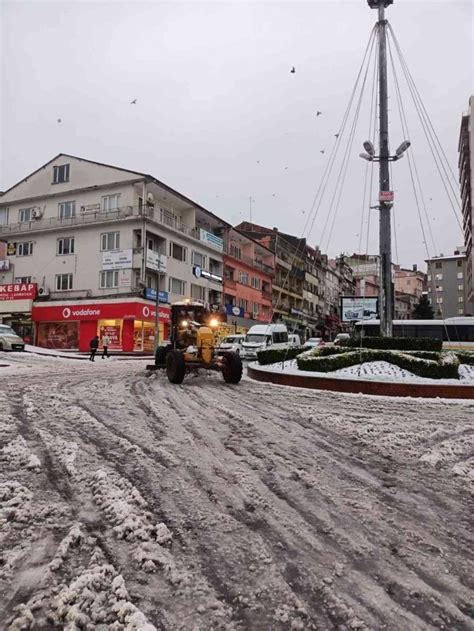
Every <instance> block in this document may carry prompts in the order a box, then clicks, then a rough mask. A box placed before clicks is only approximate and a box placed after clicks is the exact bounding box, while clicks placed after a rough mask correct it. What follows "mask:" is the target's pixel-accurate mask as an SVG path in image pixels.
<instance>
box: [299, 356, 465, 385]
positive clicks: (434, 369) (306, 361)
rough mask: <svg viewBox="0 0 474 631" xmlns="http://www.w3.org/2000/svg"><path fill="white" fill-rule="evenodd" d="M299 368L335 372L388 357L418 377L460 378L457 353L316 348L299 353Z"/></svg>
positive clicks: (390, 360) (391, 361) (385, 359)
mask: <svg viewBox="0 0 474 631" xmlns="http://www.w3.org/2000/svg"><path fill="white" fill-rule="evenodd" d="M296 361H297V364H298V368H299V370H311V371H315V372H332V371H334V370H339V369H340V368H348V367H349V366H355V365H356V364H361V363H362V364H363V363H366V362H374V361H386V362H389V363H390V364H395V365H396V366H398V367H399V368H404V369H405V370H408V371H410V372H411V373H413V374H414V375H417V376H418V377H427V378H429V379H459V371H458V368H459V359H458V358H457V357H456V355H455V354H454V353H447V354H446V355H442V356H441V357H439V358H438V359H437V360H436V361H435V360H432V359H421V358H419V357H415V356H414V355H412V354H410V355H409V354H407V353H401V352H399V351H390V350H375V349H374V350H372V349H370V350H368V349H367V350H366V349H363V350H361V351H347V350H346V352H344V353H341V354H337V355H335V354H334V355H327V356H323V355H321V354H318V353H317V352H315V353H314V354H311V355H305V356H303V357H297V359H296Z"/></svg>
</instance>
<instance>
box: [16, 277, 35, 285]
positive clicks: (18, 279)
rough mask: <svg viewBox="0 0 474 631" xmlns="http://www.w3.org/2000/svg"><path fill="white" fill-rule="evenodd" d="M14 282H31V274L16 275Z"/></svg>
mask: <svg viewBox="0 0 474 631" xmlns="http://www.w3.org/2000/svg"><path fill="white" fill-rule="evenodd" d="M15 283H26V284H29V283H31V276H17V277H16V278H15Z"/></svg>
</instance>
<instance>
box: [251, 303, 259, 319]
mask: <svg viewBox="0 0 474 631" xmlns="http://www.w3.org/2000/svg"><path fill="white" fill-rule="evenodd" d="M252 315H253V316H254V317H255V316H258V303H257V302H252Z"/></svg>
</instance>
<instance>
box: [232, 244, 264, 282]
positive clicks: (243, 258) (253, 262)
mask: <svg viewBox="0 0 474 631" xmlns="http://www.w3.org/2000/svg"><path fill="white" fill-rule="evenodd" d="M225 254H227V256H231V257H232V258H233V259H235V260H236V261H242V263H245V264H246V265H249V266H250V267H254V268H255V269H259V270H261V271H262V272H264V273H265V274H268V275H269V276H274V275H275V269H274V268H273V267H272V266H271V265H267V264H266V263H263V262H262V261H257V260H256V259H253V258H251V257H250V256H246V255H245V254H241V255H240V256H235V254H232V253H231V252H230V249H229V248H227V249H226V250H225Z"/></svg>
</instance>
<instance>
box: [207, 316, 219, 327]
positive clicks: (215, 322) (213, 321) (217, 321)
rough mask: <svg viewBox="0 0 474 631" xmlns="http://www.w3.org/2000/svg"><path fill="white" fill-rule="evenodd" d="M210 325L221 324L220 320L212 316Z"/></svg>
mask: <svg viewBox="0 0 474 631" xmlns="http://www.w3.org/2000/svg"><path fill="white" fill-rule="evenodd" d="M209 324H210V326H219V320H217V319H216V318H212V319H211V320H210V321H209Z"/></svg>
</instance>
